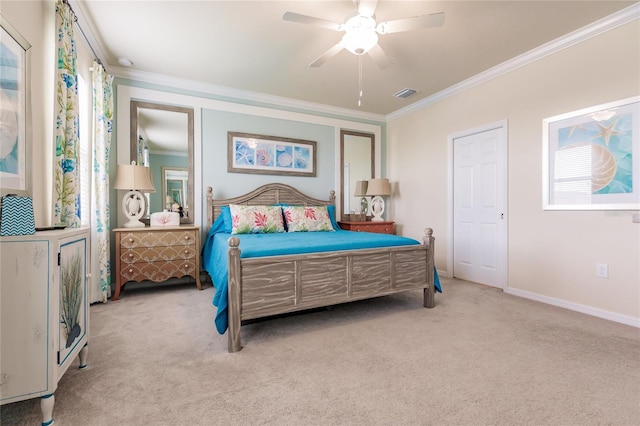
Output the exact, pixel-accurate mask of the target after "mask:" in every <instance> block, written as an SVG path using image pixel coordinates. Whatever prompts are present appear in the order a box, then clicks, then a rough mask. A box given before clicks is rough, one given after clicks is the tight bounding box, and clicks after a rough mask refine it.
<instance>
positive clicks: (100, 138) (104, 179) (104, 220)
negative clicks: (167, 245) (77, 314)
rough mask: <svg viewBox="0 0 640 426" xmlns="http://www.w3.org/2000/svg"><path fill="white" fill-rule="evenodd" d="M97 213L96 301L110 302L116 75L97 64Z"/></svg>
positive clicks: (93, 297) (94, 237)
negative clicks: (111, 161) (111, 152)
mask: <svg viewBox="0 0 640 426" xmlns="http://www.w3.org/2000/svg"><path fill="white" fill-rule="evenodd" d="M93 119H94V123H93V191H92V194H93V211H94V219H95V220H94V223H93V226H92V227H91V234H92V238H91V241H92V248H93V250H92V253H93V257H94V264H93V265H94V267H93V268H92V270H93V271H97V272H98V273H94V274H93V275H92V280H93V282H92V289H91V301H92V302H106V301H107V298H109V297H110V296H111V295H110V293H111V285H110V283H111V265H110V260H109V256H110V250H109V147H110V145H111V135H112V133H113V76H111V75H109V74H107V73H106V72H105V70H104V67H103V66H102V64H100V63H98V62H96V61H94V63H93Z"/></svg>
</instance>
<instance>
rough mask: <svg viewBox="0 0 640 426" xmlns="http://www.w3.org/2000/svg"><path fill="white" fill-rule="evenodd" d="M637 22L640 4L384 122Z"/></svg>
mask: <svg viewBox="0 0 640 426" xmlns="http://www.w3.org/2000/svg"><path fill="white" fill-rule="evenodd" d="M639 18H640V3H636V4H633V5H631V6H629V7H627V8H625V9H622V10H620V11H618V12H616V13H613V14H611V15H609V16H607V17H605V18H602V19H600V20H598V21H595V22H593V23H591V24H589V25H587V26H584V27H582V28H580V29H578V30H575V31H573V32H571V33H569V34H566V35H564V36H562V37H559V38H557V39H555V40H552V41H550V42H548V43H545V44H543V45H541V46H538V47H536V48H535V49H532V50H530V51H528V52H526V53H523V54H522V55H519V56H516V57H514V58H512V59H509V60H508V61H505V62H503V63H501V64H499V65H496V66H494V67H492V68H489V69H488V70H486V71H483V72H481V73H480V74H476V75H475V76H473V77H470V78H468V79H466V80H463V81H461V82H460V83H457V84H454V85H453V86H451V87H448V88H447V89H444V90H441V91H440V92H437V93H435V94H433V95H431V96H428V97H426V98H423V99H421V100H419V101H417V102H415V103H413V104H411V105H407V106H406V107H404V108H401V109H398V110H396V111H394V112H392V113H390V114H387V115H386V117H385V118H386V122H389V121H391V120H394V119H397V118H400V117H402V116H405V115H408V114H411V113H413V112H415V111H418V110H420V109H423V108H426V107H427V106H429V105H432V104H435V103H436V102H440V101H442V100H443V99H446V98H448V97H450V96H453V95H456V94H458V93H461V92H464V91H466V90H469V89H471V88H473V87H476V86H478V85H480V84H483V83H486V82H487V81H490V80H493V79H494V78H497V77H500V76H502V75H504V74H506V73H509V72H511V71H514V70H516V69H518V68H521V67H523V66H525V65H528V64H531V63H533V62H535V61H538V60H540V59H542V58H545V57H547V56H549V55H553V54H554V53H557V52H560V51H561V50H563V49H566V48H568V47H571V46H574V45H576V44H579V43H582V42H584V41H586V40H588V39H590V38H592V37H595V36H598V35H600V34H604V33H606V32H607V31H610V30H612V29H615V28H617V27H620V26H622V25H625V24H627V23H629V22H632V21H634V20H637V19H639Z"/></svg>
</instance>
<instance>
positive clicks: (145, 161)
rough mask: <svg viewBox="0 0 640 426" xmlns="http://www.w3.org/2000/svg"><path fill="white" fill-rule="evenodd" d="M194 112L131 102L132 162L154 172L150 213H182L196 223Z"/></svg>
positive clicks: (183, 220)
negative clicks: (194, 209) (194, 208)
mask: <svg viewBox="0 0 640 426" xmlns="http://www.w3.org/2000/svg"><path fill="white" fill-rule="evenodd" d="M193 115H194V113H193V108H186V107H180V106H174V105H165V104H158V103H151V102H144V101H134V100H132V101H131V138H130V158H131V160H132V161H136V162H137V163H138V164H140V165H144V166H147V167H149V168H150V169H151V176H152V178H153V185H154V186H155V188H156V191H155V192H152V193H150V194H149V213H153V212H159V211H163V210H166V209H167V208H168V204H169V203H168V198H167V197H173V198H172V203H171V207H170V208H171V209H173V210H180V209H181V210H182V214H183V216H182V217H181V218H180V223H189V224H191V223H193V216H194V215H193V212H192V209H193V199H194V198H193V186H194V185H193V183H194V178H193Z"/></svg>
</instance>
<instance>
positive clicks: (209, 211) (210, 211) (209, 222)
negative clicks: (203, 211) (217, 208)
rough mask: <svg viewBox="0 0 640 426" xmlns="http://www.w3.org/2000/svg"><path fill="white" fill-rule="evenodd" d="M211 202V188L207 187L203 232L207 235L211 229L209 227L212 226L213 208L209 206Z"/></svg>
mask: <svg viewBox="0 0 640 426" xmlns="http://www.w3.org/2000/svg"><path fill="white" fill-rule="evenodd" d="M212 201H213V188H212V187H210V186H207V228H206V229H205V232H206V233H208V232H209V229H211V225H213V206H212V205H211V203H212Z"/></svg>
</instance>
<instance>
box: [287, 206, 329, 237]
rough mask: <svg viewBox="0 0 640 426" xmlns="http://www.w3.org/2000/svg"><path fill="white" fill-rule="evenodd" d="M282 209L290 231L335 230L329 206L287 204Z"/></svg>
mask: <svg viewBox="0 0 640 426" xmlns="http://www.w3.org/2000/svg"><path fill="white" fill-rule="evenodd" d="M282 211H283V213H284V219H285V222H286V223H287V231H288V232H316V231H335V229H333V225H332V224H331V219H330V218H329V211H328V210H327V206H318V207H306V206H285V207H282Z"/></svg>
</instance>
